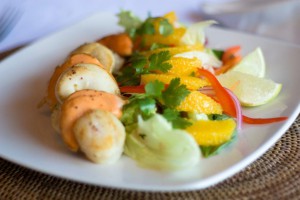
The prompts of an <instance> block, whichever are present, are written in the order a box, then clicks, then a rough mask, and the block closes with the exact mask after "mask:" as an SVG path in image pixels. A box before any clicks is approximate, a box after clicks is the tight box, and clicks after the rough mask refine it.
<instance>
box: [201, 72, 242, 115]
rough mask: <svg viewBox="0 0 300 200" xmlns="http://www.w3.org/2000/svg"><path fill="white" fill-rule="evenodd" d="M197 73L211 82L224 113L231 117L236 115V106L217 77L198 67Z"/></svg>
mask: <svg viewBox="0 0 300 200" xmlns="http://www.w3.org/2000/svg"><path fill="white" fill-rule="evenodd" d="M198 73H199V75H201V76H204V77H205V78H207V79H208V81H209V82H210V83H211V86H212V87H213V89H214V90H215V93H216V96H217V98H218V101H219V103H220V104H221V106H222V108H223V110H224V112H225V113H227V114H229V115H231V116H232V117H236V108H235V104H234V102H233V100H232V98H231V96H230V95H229V94H228V92H227V91H226V90H225V89H224V87H223V86H222V85H221V83H220V82H219V81H218V79H217V78H216V77H215V75H213V74H212V73H210V72H209V71H207V70H205V69H198Z"/></svg>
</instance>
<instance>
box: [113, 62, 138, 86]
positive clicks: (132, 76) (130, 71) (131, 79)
mask: <svg viewBox="0 0 300 200" xmlns="http://www.w3.org/2000/svg"><path fill="white" fill-rule="evenodd" d="M115 77H116V80H117V82H118V83H119V84H120V86H123V85H139V83H140V77H139V76H138V75H136V70H135V69H134V68H133V67H131V66H126V67H123V69H122V71H121V73H120V74H118V75H116V76H115Z"/></svg>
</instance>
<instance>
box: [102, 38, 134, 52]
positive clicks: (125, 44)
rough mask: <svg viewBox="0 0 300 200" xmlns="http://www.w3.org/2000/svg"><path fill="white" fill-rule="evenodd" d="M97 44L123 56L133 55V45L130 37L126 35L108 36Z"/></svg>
mask: <svg viewBox="0 0 300 200" xmlns="http://www.w3.org/2000/svg"><path fill="white" fill-rule="evenodd" d="M97 42H98V43H101V44H103V45H104V46H106V47H108V48H109V49H111V50H113V51H115V52H116V53H117V54H119V55H121V56H129V55H131V54H132V49H133V43H132V40H131V39H130V37H129V35H128V34H126V33H120V34H114V35H108V36H106V37H103V38H101V39H100V40H98V41H97Z"/></svg>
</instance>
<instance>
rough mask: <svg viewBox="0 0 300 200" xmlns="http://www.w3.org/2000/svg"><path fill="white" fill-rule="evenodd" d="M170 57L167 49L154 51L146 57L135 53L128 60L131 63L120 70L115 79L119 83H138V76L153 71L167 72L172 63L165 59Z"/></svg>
mask: <svg viewBox="0 0 300 200" xmlns="http://www.w3.org/2000/svg"><path fill="white" fill-rule="evenodd" d="M170 58H171V54H170V52H169V51H161V52H159V53H154V54H151V55H150V56H149V58H147V57H146V56H144V55H142V54H140V53H135V54H134V55H133V56H132V57H131V58H130V60H129V62H130V63H131V64H130V65H129V66H126V67H124V68H123V70H122V71H121V74H119V75H118V76H117V81H118V83H120V85H138V84H139V81H140V76H141V75H142V74H148V73H151V72H153V71H156V70H158V71H161V72H167V71H168V70H169V69H171V68H172V65H171V64H170V63H168V62H167V61H168V60H169V59H170Z"/></svg>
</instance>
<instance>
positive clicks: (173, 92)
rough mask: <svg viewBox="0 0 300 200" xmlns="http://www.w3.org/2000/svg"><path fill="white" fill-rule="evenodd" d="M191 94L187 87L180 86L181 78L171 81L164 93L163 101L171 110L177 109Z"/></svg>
mask: <svg viewBox="0 0 300 200" xmlns="http://www.w3.org/2000/svg"><path fill="white" fill-rule="evenodd" d="M189 93H190V91H189V90H188V89H187V87H186V86H185V85H181V84H180V78H174V79H172V80H171V82H170V85H169V86H168V87H167V89H166V90H165V91H164V92H163V93H162V99H163V102H164V104H165V105H167V106H168V107H170V108H175V107H177V106H179V105H180V103H181V102H182V101H183V100H184V99H185V97H186V96H187V95H188V94H189Z"/></svg>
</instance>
